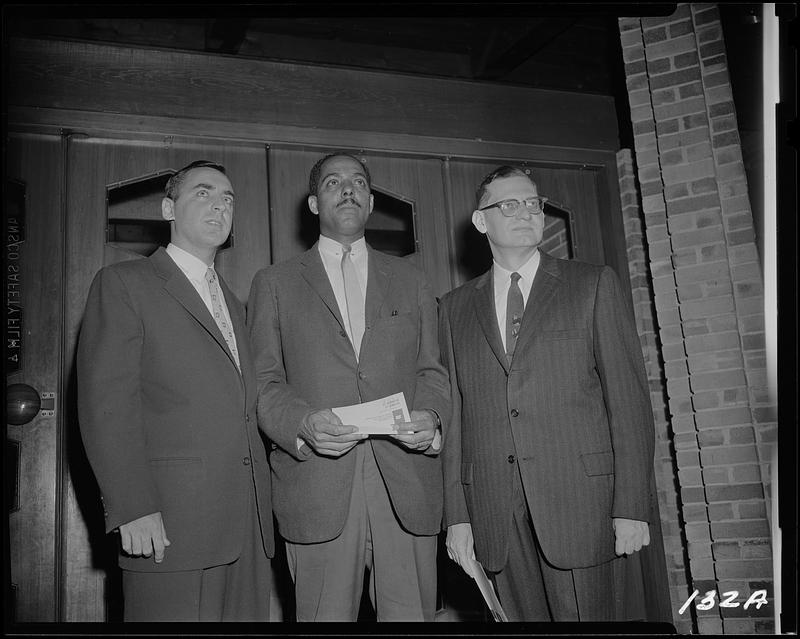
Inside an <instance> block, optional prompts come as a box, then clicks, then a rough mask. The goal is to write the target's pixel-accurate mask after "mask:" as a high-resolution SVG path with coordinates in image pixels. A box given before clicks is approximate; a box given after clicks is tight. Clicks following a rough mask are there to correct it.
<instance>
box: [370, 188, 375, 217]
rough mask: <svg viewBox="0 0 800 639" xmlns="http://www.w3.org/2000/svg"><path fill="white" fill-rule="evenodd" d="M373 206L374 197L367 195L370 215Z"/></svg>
mask: <svg viewBox="0 0 800 639" xmlns="http://www.w3.org/2000/svg"><path fill="white" fill-rule="evenodd" d="M374 206H375V196H374V195H372V193H370V194H369V212H370V213H372V208H373V207H374Z"/></svg>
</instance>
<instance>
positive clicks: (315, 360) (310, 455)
mask: <svg viewBox="0 0 800 639" xmlns="http://www.w3.org/2000/svg"><path fill="white" fill-rule="evenodd" d="M368 251H369V252H368V264H369V266H368V277H367V293H366V298H365V324H366V329H365V331H364V338H363V341H362V343H361V350H360V359H359V360H356V354H355V351H354V350H353V347H352V345H351V343H350V340H349V338H348V336H347V333H346V332H345V329H344V324H343V323H342V317H341V314H340V313H339V307H338V305H337V303H336V298H335V296H334V293H333V289H332V288H331V285H330V281H329V280H328V276H327V274H326V272H325V267H324V266H323V264H322V258H321V257H320V255H319V251H318V248H317V245H316V244H315V245H314V246H313V247H312V248H311V249H310V250H309V251H307V252H306V253H303V254H301V255H299V256H297V257H294V258H292V259H289V260H287V261H285V262H283V263H280V264H276V265H273V266H269V267H267V268H265V269H262V270H261V271H259V272H258V273H257V274H256V276H255V278H254V279H253V283H252V287H251V289H250V298H249V301H248V318H247V319H248V325H249V327H250V332H251V339H252V343H253V347H254V349H255V360H256V373H257V378H258V387H259V401H258V419H259V423H260V425H261V427H262V429H264V430H265V431H266V432H267V433H268V435H269V437H270V439H271V440H272V441H273V442H274V446H273V448H274V450H272V452H271V454H270V464H271V467H272V473H273V475H272V477H273V502H274V505H275V515H276V517H277V520H278V528H279V530H280V532H281V534H282V535H283V536H284V537H285V538H286V539H288V540H289V541H292V542H297V543H316V542H322V541H327V540H330V539H333V538H334V537H336V536H337V535H338V534H339V533H340V532H341V530H342V528H343V526H344V522H345V518H346V515H347V509H348V504H349V501H350V493H351V488H352V483H353V474H354V468H355V457H356V456H355V454H354V453H355V449H353V450H351V451H349V452H348V453H346V454H345V455H343V456H342V457H339V458H331V457H325V456H322V455H318V454H316V453H315V452H313V451H312V450H311V449H310V447H309V446H308V445H305V446H303V447H302V450H301V451H300V452H298V450H297V446H296V437H297V434H298V431H299V429H300V425H301V423H302V420H303V418H304V417H305V416H306V415H307V414H309V413H310V412H312V411H314V410H319V409H324V408H334V407H337V406H347V405H351V404H357V403H360V402H367V401H371V400H373V399H378V398H380V397H384V396H386V395H390V394H392V393H397V392H399V391H402V392H403V393H405V397H406V402H407V403H408V407H409V410H414V409H423V408H430V409H433V410H435V411H437V412H438V414H439V415H440V417H441V418H442V420H443V421H444V420H445V419H446V418H447V417H449V414H450V411H449V387H448V382H447V376H446V373H445V370H444V367H443V366H442V364H441V361H440V358H439V345H438V339H437V328H436V324H437V309H436V300H435V298H434V296H433V294H432V292H431V289H430V287H429V286H428V285H427V284H426V283H425V280H424V278H423V275H422V273H421V272H420V271H419V270H417V269H416V267H414V266H413V265H412V264H411V263H409V262H408V261H406V260H403V259H400V258H396V257H391V256H388V255H384V254H382V253H380V252H377V251H374V250H372V249H371V248H368ZM363 445H372V446H373V449H374V452H375V458H376V460H377V463H378V466H379V467H380V470H381V474H382V476H383V479H384V481H385V482H386V486H387V489H388V492H389V496H390V498H391V500H392V504H393V506H394V509H395V513H396V515H397V517H398V519H399V520H400V522H402V525H403V526H404V527H405V528H406V530H408V531H410V532H412V533H415V534H420V535H433V534H436V533H437V532H438V531H439V530H440V529H441V521H442V470H441V463H440V460H439V457H438V455H432V454H420V453H411V452H408V451H407V450H406V449H404V448H402V447H401V446H400V445H398V444H397V443H395V442H394V441H393V440H390V439H388V438H384V439H381V438H369V439H368V440H365V441H364V442H361V443H359V444H358V446H363Z"/></svg>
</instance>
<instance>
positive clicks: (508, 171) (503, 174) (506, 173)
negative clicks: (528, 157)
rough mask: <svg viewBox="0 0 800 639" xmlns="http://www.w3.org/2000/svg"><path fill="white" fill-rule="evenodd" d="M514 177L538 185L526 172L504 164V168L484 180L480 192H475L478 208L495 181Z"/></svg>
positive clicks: (498, 169)
mask: <svg viewBox="0 0 800 639" xmlns="http://www.w3.org/2000/svg"><path fill="white" fill-rule="evenodd" d="M514 175H518V176H520V177H525V178H528V179H529V180H530V181H531V184H533V185H536V182H534V181H533V178H531V176H530V175H529V174H528V173H526V172H525V171H524V170H522V169H520V168H518V167H516V166H509V165H508V164H504V165H503V166H498V167H497V168H496V169H495V170H494V171H492V172H491V173H489V175H487V176H486V177H485V178H483V181H482V182H481V183H480V185H479V186H478V190H477V191H475V204H476V205H477V206H480V205H481V200H482V199H483V196H484V195H486V189H487V188H488V186H489V185H490V184H491V183H492V182H494V181H495V180H499V179H501V178H507V177H512V176H514Z"/></svg>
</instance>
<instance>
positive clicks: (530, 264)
mask: <svg viewBox="0 0 800 639" xmlns="http://www.w3.org/2000/svg"><path fill="white" fill-rule="evenodd" d="M539 259H540V255H539V249H538V248H537V249H536V251H534V253H533V255H531V257H530V259H529V260H528V261H527V262H525V264H523V265H522V266H520V267H519V268H518V269H517V270H516V271H508V270H506V269H504V268H503V267H502V266H500V265H499V264H498V263H497V262H494V263H493V265H492V268H493V270H494V283H495V286H497V285H499V284H501V283H502V284H506V283H507V282H508V280H509V279H510V278H511V274H512V273H515V272H516V273H519V274H520V275H521V276H522V279H523V280H525V282H533V277H534V275H536V269H537V268H538V267H539Z"/></svg>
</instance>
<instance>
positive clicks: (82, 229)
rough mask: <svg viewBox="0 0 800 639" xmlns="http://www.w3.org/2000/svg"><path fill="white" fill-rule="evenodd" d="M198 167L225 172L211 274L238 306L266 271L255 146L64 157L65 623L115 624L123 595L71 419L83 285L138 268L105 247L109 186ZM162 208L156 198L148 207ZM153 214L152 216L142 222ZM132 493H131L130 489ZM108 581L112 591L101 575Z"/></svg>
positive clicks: (108, 150) (110, 148)
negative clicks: (101, 273) (226, 198)
mask: <svg viewBox="0 0 800 639" xmlns="http://www.w3.org/2000/svg"><path fill="white" fill-rule="evenodd" d="M198 159H209V160H213V161H216V162H220V163H221V164H223V165H224V166H225V167H226V169H227V173H228V176H229V178H230V180H231V183H232V184H233V187H234V191H235V192H236V206H235V212H234V226H233V229H234V230H233V233H234V238H233V246H232V247H231V248H228V249H225V250H224V251H222V252H220V254H219V256H218V258H217V266H218V268H219V270H220V272H221V273H222V274H223V276H224V277H225V279H226V281H227V282H228V283H229V284H230V286H231V288H232V289H233V291H234V292H235V294H236V295H237V297H239V299H241V300H242V301H244V300H245V299H246V297H247V292H248V289H249V286H250V280H251V279H252V277H253V274H254V273H255V272H256V271H257V270H258V269H259V268H261V267H263V266H265V265H266V264H268V263H269V257H270V256H269V221H268V217H267V215H266V212H267V210H268V201H267V190H266V176H267V174H266V156H265V153H264V149H263V148H262V147H260V146H235V145H223V144H220V145H215V144H203V143H192V142H185V143H169V144H155V143H149V142H141V141H126V140H106V139H99V138H89V137H78V136H74V137H73V138H72V139H71V140H70V143H69V152H68V180H67V182H68V194H67V239H66V251H67V254H66V271H67V290H68V297H67V299H68V303H67V314H66V333H67V335H66V348H65V371H66V373H65V374H66V375H67V379H68V388H69V389H70V393H69V400H70V401H69V402H68V404H67V410H66V411H65V412H66V415H65V417H66V420H67V421H66V423H67V433H68V456H67V462H68V467H69V476H68V481H67V484H66V486H65V492H64V524H63V532H62V534H63V539H64V568H63V570H64V581H65V583H64V613H63V614H64V620H65V621H99V620H104V619H106V618H108V619H110V620H114V619H118V618H119V615H120V613H121V609H120V594H121V593H120V589H119V583H118V571H117V570H116V568H115V565H116V560H115V557H116V545H115V544H116V543H117V539H116V537H115V536H113V535H111V536H109V535H105V534H104V522H103V516H102V510H101V507H100V499H99V494H98V489H97V487H96V484H95V481H94V476H93V475H92V473H91V470H90V468H89V466H88V463H87V461H86V458H85V453H84V451H83V447H82V444H81V440H80V433H79V430H78V423H77V415H76V403H75V399H76V395H75V367H74V361H75V360H74V358H75V347H76V344H77V337H78V333H79V330H80V324H81V319H82V316H83V310H84V306H85V303H86V296H87V294H88V291H89V286H90V284H91V282H92V279H93V277H94V275H95V273H96V272H97V271H98V270H99V269H100V268H101V267H102V266H104V265H107V264H111V263H114V262H118V261H122V260H128V259H142V258H141V257H140V256H138V255H137V254H136V253H134V252H132V251H129V250H126V249H125V248H121V247H120V246H119V245H115V244H110V243H107V242H106V215H107V212H106V208H107V202H106V197H107V189H108V187H109V186H111V185H116V184H119V183H123V182H129V181H131V180H135V179H137V178H147V177H148V176H152V175H153V174H159V173H162V172H164V171H166V170H168V169H172V170H174V169H178V168H180V167H182V166H185V165H186V164H188V163H189V162H192V161H194V160H198ZM151 200H152V202H151V204H152V206H154V207H159V206H160V198H159V197H153V198H151ZM150 213H151V212H148V216H149V215H150ZM135 489H136V487H135V486H131V490H135ZM107 575H108V576H109V577H111V579H110V580H109V582H108V583H106V582H107V579H106V576H107Z"/></svg>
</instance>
